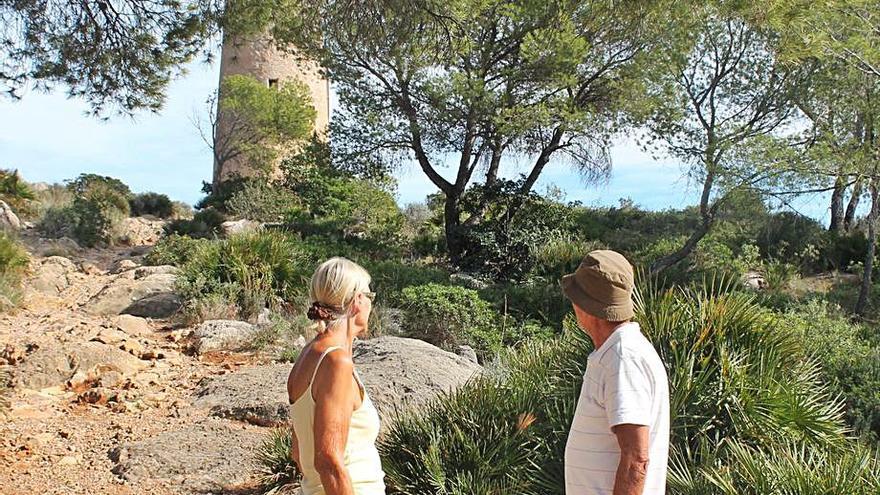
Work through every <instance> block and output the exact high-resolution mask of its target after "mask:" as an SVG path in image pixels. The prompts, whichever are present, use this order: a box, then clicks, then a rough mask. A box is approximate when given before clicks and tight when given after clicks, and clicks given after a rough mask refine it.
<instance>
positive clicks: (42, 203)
mask: <svg viewBox="0 0 880 495" xmlns="http://www.w3.org/2000/svg"><path fill="white" fill-rule="evenodd" d="M36 198H37V199H36V202H37V211H36V213H35V214H34V215H33V216H32V217H31V218H32V219H34V220H36V222H37V223H40V221H41V220H42V218H43V217H44V216H45V215H46V212H48V211H51V210H60V209H62V208H64V207H66V206H70V204H71V203H73V198H74V196H73V193H72V192H71V191H70V189H69V188H67V186H64V185H61V184H50V185H49V186H48V187H47V188H46V189H43V190H40V191H37V192H36Z"/></svg>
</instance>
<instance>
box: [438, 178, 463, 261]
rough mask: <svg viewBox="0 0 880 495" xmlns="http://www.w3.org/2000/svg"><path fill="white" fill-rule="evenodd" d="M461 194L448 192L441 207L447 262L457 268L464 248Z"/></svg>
mask: <svg viewBox="0 0 880 495" xmlns="http://www.w3.org/2000/svg"><path fill="white" fill-rule="evenodd" d="M460 199H461V193H457V192H449V193H447V194H446V201H445V203H444V206H443V224H444V232H445V234H446V249H447V251H449V260H450V262H452V265H453V266H457V265H458V264H459V262H460V261H461V259H462V256H463V255H464V252H465V249H466V248H467V246H465V243H464V239H463V238H462V235H461V234H462V226H461V211H460V208H459V200H460Z"/></svg>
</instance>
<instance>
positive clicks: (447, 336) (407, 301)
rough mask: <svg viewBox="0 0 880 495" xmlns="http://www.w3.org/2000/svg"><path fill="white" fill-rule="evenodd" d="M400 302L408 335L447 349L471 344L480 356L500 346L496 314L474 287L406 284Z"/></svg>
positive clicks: (487, 354)
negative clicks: (496, 329)
mask: <svg viewBox="0 0 880 495" xmlns="http://www.w3.org/2000/svg"><path fill="white" fill-rule="evenodd" d="M401 306H402V308H403V309H404V311H405V315H406V316H405V319H404V322H403V323H404V328H405V329H406V335H407V336H408V337H413V338H418V339H421V340H424V341H426V342H430V343H432V344H434V345H436V346H439V347H443V348H446V349H449V350H455V348H456V346H457V345H460V344H471V345H472V346H473V347H474V349H475V350H476V351H477V354H478V355H479V356H481V357H482V358H483V359H485V358H486V357H490V356H492V355H493V354H494V353H496V352H498V351H499V350H500V346H501V337H502V336H501V334H500V333H497V332H495V331H494V330H495V329H494V327H495V325H497V323H498V322H499V320H500V318H499V316H498V315H497V314H496V313H495V312H494V311H493V310H492V307H491V305H490V304H489V303H488V302H486V301H484V300H482V299H480V294H479V293H478V292H477V291H475V290H472V289H466V288H464V287H454V286H449V285H439V284H427V285H416V286H411V287H406V288H405V289H403V291H402V292H401Z"/></svg>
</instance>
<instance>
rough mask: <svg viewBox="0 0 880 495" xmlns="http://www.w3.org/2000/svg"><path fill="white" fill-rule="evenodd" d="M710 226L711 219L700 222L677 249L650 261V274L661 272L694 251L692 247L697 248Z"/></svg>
mask: <svg viewBox="0 0 880 495" xmlns="http://www.w3.org/2000/svg"><path fill="white" fill-rule="evenodd" d="M711 227H712V222H711V221H710V222H709V223H706V222H705V221H704V222H703V223H700V226H699V227H697V230H695V231H693V232H692V233H691V236H690V237H688V240H687V241H685V243H684V246H682V247H681V248H679V250H678V251H675V252H674V253H672V254H669V255H666V256H664V257H662V258H660V259H658V260H657V261H655V262H653V263H651V269H650V272H651V275H657V274H659V273H662V272H664V271H666V270H668V269H669V268H672V267H673V266H675V265H676V264H677V263H679V262H680V261H682V260H683V259H685V258H687V257H688V256H690V255H691V253H693V252H694V249H696V248H697V244H699V243H700V241H701V240H702V239H703V237H706V234H708V233H709V229H711Z"/></svg>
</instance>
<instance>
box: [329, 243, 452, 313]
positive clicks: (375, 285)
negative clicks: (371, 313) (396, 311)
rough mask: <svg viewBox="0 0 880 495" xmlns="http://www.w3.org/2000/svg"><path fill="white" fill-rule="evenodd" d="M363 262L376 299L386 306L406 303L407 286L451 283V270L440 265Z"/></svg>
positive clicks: (386, 261) (391, 261) (390, 261)
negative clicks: (403, 294)
mask: <svg viewBox="0 0 880 495" xmlns="http://www.w3.org/2000/svg"><path fill="white" fill-rule="evenodd" d="M327 257H328V258H329V256H327ZM362 264H363V266H364V268H366V269H367V271H368V272H370V277H371V278H372V283H371V284H370V287H371V288H372V289H373V292H375V293H376V301H377V302H379V303H380V304H382V305H385V306H390V307H400V306H401V305H402V304H403V303H404V299H403V297H402V291H403V290H404V289H405V288H406V287H412V286H422V285H426V284H432V283H433V284H444V285H449V272H448V271H446V270H444V269H442V268H438V267H432V266H421V265H416V264H411V263H404V262H400V261H394V260H385V261H372V260H363V261H362Z"/></svg>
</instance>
